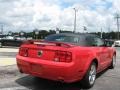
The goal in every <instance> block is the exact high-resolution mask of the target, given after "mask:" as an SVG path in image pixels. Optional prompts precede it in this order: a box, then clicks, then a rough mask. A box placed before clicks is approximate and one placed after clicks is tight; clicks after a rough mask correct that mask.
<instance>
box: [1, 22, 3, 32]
mask: <svg viewBox="0 0 120 90" xmlns="http://www.w3.org/2000/svg"><path fill="white" fill-rule="evenodd" d="M1 34H3V24H1Z"/></svg>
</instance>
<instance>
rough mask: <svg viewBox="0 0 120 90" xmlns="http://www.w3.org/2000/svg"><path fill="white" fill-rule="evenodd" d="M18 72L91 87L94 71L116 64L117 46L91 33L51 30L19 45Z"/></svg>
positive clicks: (112, 66)
mask: <svg viewBox="0 0 120 90" xmlns="http://www.w3.org/2000/svg"><path fill="white" fill-rule="evenodd" d="M16 60H17V66H18V68H19V71H20V72H21V73H26V74H30V75H33V76H37V77H40V78H45V79H50V80H55V81H61V82H66V83H72V82H76V81H80V80H81V82H82V84H83V85H84V86H85V87H87V88H90V87H92V86H93V85H94V83H95V79H96V74H97V73H99V72H101V71H103V70H104V69H106V68H108V67H110V68H114V67H115V64H116V50H115V49H114V48H113V47H108V46H107V45H106V43H105V42H104V40H102V39H101V38H99V37H98V36H96V35H93V34H75V33H74V34H73V33H71V34H70V33H61V34H53V35H50V36H48V37H46V38H45V40H44V41H39V40H37V41H35V40H33V41H28V42H26V43H24V44H22V45H21V47H20V49H19V53H18V55H17V57H16Z"/></svg>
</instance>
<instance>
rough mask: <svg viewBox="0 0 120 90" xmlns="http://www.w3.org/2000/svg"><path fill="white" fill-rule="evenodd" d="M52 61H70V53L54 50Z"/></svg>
mask: <svg viewBox="0 0 120 90" xmlns="http://www.w3.org/2000/svg"><path fill="white" fill-rule="evenodd" d="M54 61H56V62H71V61H72V53H71V52H67V51H56V53H55V58H54Z"/></svg>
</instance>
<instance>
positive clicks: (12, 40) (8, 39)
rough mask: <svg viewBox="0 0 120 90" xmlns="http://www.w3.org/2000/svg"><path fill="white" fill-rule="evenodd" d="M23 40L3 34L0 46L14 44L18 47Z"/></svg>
mask: <svg viewBox="0 0 120 90" xmlns="http://www.w3.org/2000/svg"><path fill="white" fill-rule="evenodd" d="M24 41H25V40H23V39H22V40H20V39H17V38H15V37H14V36H4V37H3V38H1V39H0V47H3V46H16V47H19V46H20V45H21V44H22V43H23V42H24Z"/></svg>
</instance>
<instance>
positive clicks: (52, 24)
mask: <svg viewBox="0 0 120 90" xmlns="http://www.w3.org/2000/svg"><path fill="white" fill-rule="evenodd" d="M73 8H76V9H77V12H76V14H77V17H76V20H77V21H76V22H77V24H76V32H83V27H84V26H86V27H87V31H88V32H98V31H101V28H102V30H103V31H105V32H108V31H117V29H116V19H115V15H116V13H118V14H120V0H0V26H2V25H3V28H4V32H8V31H12V32H19V31H21V30H22V31H26V32H30V31H32V30H33V29H39V30H50V29H56V28H59V29H62V30H68V31H73V29H74V14H75V12H74V10H73Z"/></svg>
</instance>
